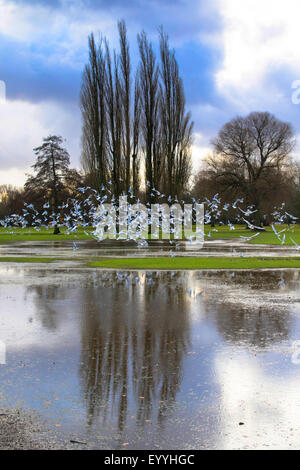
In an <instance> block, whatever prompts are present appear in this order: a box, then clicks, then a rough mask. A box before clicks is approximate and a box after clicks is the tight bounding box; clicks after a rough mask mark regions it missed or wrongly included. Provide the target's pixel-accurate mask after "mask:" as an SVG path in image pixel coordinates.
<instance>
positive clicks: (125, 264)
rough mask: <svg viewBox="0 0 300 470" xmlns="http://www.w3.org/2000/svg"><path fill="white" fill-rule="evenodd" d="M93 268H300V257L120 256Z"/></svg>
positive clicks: (91, 264) (95, 262)
mask: <svg viewBox="0 0 300 470" xmlns="http://www.w3.org/2000/svg"><path fill="white" fill-rule="evenodd" d="M88 265H89V266H90V267H93V268H96V267H98V268H111V269H143V270H160V269H167V270H171V271H172V270H174V271H175V270H181V269H184V270H189V269H194V270H201V269H232V270H234V269H262V268H300V257H299V258H298V257H294V258H263V257H251V258H244V257H243V258H240V257H237V258H228V257H227V258H226V257H214V258H213V257H211V258H192V257H186V258H184V257H182V258H181V257H180V258H166V257H161V258H118V259H102V260H98V261H93V262H91V263H89V264H88Z"/></svg>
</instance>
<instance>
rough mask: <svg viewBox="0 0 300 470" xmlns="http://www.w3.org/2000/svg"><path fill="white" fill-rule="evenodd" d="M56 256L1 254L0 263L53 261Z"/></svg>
mask: <svg viewBox="0 0 300 470" xmlns="http://www.w3.org/2000/svg"><path fill="white" fill-rule="evenodd" d="M52 261H55V258H46V257H30V256H0V263H51V262H52Z"/></svg>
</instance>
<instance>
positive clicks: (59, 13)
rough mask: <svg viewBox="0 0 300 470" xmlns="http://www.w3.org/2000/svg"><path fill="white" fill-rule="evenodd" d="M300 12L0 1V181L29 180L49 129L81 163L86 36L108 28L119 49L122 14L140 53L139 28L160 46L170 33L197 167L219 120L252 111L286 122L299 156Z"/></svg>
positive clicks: (119, 1)
mask: <svg viewBox="0 0 300 470" xmlns="http://www.w3.org/2000/svg"><path fill="white" fill-rule="evenodd" d="M299 16H300V3H299V1H298V0H285V1H284V2H283V1H282V0H243V1H241V0H210V1H209V2H207V0H160V1H159V0H131V1H129V0H97V1H96V0H52V1H50V0H46V1H42V0H0V81H1V82H0V124H1V125H0V185H1V184H13V185H16V186H21V185H22V184H24V182H25V180H26V174H28V173H30V171H31V168H30V166H31V165H32V164H33V163H34V158H35V157H34V153H33V148H34V147H37V146H38V145H40V144H41V142H42V139H43V137H46V136H48V135H49V134H59V135H62V136H63V138H65V139H66V142H65V145H66V148H67V149H68V151H69V153H70V155H71V166H72V167H76V168H80V135H81V115H80V109H79V91H80V83H81V75H82V70H83V67H84V64H85V63H86V61H87V55H88V50H87V38H88V35H89V34H90V33H91V32H94V34H95V36H96V37H97V36H98V35H100V34H102V35H105V36H106V37H107V38H108V40H109V43H110V45H111V46H112V47H116V48H117V47H118V31H117V22H118V20H121V19H124V20H125V22H126V25H127V30H128V37H129V41H130V46H131V51H132V54H133V57H134V58H137V50H136V36H137V34H138V33H139V32H141V31H142V30H144V31H145V32H146V33H147V35H148V36H149V38H150V39H151V40H152V41H153V44H154V46H155V45H157V43H158V34H157V29H158V27H159V26H160V25H163V27H164V30H165V31H166V32H167V33H168V35H169V41H170V46H171V47H172V48H174V49H175V51H176V57H177V60H178V62H179V69H180V73H181V76H182V78H183V82H184V88H185V94H186V101H187V110H189V111H191V113H192V119H193V121H194V142H193V148H192V155H193V165H194V170H195V171H196V170H197V168H199V165H200V164H201V160H202V159H203V157H204V156H205V155H207V154H208V153H209V152H210V151H211V140H212V138H213V137H215V136H216V135H217V133H218V131H219V130H220V128H221V127H222V125H223V124H225V123H226V122H227V121H229V120H230V119H232V118H234V117H236V116H237V115H242V116H244V115H247V114H248V113H250V112H251V111H269V112H271V113H273V114H274V115H275V116H276V117H277V118H278V119H280V120H283V121H288V122H290V123H291V124H292V126H293V128H294V131H295V135H296V137H297V142H298V143H297V146H296V148H295V157H296V158H297V157H298V155H299V158H300V120H299V116H300V46H299V44H300V41H299V39H300V32H299ZM297 80H299V82H297ZM298 101H299V103H298Z"/></svg>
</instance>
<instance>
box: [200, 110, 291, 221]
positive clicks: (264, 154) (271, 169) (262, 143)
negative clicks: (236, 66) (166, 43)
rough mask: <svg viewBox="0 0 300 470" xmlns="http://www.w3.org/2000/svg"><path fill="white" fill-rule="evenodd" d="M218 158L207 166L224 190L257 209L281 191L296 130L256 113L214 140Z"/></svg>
mask: <svg viewBox="0 0 300 470" xmlns="http://www.w3.org/2000/svg"><path fill="white" fill-rule="evenodd" d="M212 143H213V146H214V151H215V153H214V155H212V156H211V157H209V158H208V160H207V164H208V168H209V171H210V172H211V176H212V178H215V180H216V181H217V182H218V183H219V185H220V187H221V188H222V190H223V191H227V193H228V192H229V191H230V192H231V193H232V194H235V193H236V194H240V195H243V196H244V198H245V201H246V202H247V203H248V204H251V205H254V206H255V208H256V210H257V213H256V214H257V217H256V221H257V222H258V223H260V221H261V220H260V219H261V214H260V210H261V206H262V201H263V200H264V199H265V198H266V197H267V195H268V192H270V191H271V190H272V189H273V190H274V184H275V188H276V191H277V192H278V191H280V185H281V181H283V178H282V177H281V176H282V172H283V171H284V169H285V168H286V167H287V166H288V165H289V164H290V159H289V156H290V153H291V151H292V149H293V146H294V137H293V131H292V127H291V125H290V124H289V123H285V122H282V121H280V120H278V119H277V118H275V116H273V115H271V114H270V113H268V112H252V113H251V114H249V115H248V116H246V117H237V118H235V119H233V120H231V121H230V122H228V123H227V124H225V125H224V126H223V128H222V129H221V130H220V132H219V134H218V136H217V138H216V139H214V140H213V142H212Z"/></svg>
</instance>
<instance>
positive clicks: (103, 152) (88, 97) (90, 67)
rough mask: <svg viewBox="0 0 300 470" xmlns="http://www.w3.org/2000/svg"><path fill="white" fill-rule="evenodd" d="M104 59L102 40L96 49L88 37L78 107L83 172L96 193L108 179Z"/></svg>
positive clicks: (92, 39) (93, 42)
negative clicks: (87, 53)
mask: <svg viewBox="0 0 300 470" xmlns="http://www.w3.org/2000/svg"><path fill="white" fill-rule="evenodd" d="M104 91H105V58H104V51H103V40H102V39H101V40H100V42H99V45H98V47H97V46H96V43H95V39H94V35H93V34H91V35H90V36H89V62H88V64H87V65H86V66H85V69H84V72H83V77H82V85H81V93H80V103H81V112H82V120H83V128H82V157H81V162H82V166H83V168H84V170H85V171H86V172H87V173H89V175H90V179H91V180H92V181H91V183H92V184H93V186H94V187H95V188H97V189H99V188H100V185H102V184H105V183H106V181H107V176H108V162H107V148H106V132H107V130H106V129H107V124H106V112H105V93H104Z"/></svg>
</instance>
